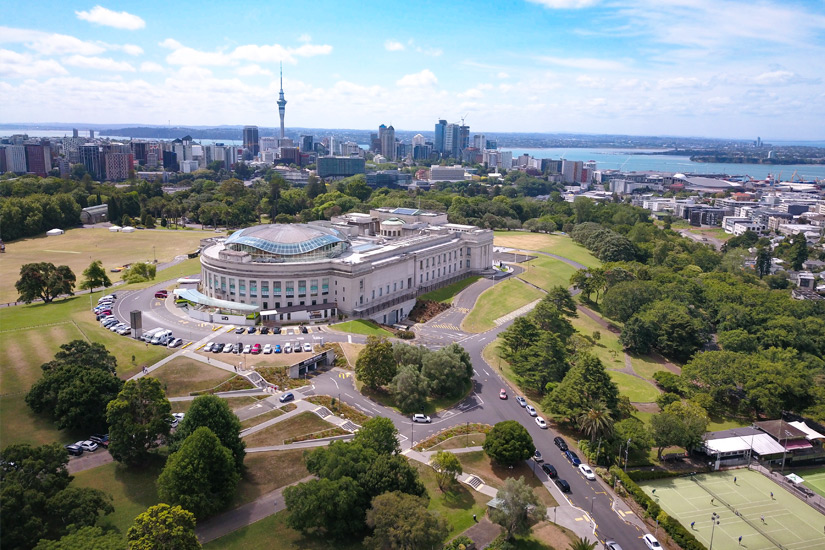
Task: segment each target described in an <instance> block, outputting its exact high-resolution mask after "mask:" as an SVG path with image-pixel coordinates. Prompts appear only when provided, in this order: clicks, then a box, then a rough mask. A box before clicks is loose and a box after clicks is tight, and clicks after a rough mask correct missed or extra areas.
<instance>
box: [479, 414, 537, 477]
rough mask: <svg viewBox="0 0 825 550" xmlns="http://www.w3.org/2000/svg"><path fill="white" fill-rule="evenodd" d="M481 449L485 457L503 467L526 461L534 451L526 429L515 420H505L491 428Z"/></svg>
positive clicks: (533, 445)
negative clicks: (485, 454)
mask: <svg viewBox="0 0 825 550" xmlns="http://www.w3.org/2000/svg"><path fill="white" fill-rule="evenodd" d="M482 447H483V448H484V452H485V453H487V456H489V457H490V458H491V459H492V460H493V461H495V462H497V463H498V464H501V465H503V466H510V465H513V464H516V463H517V462H519V461H521V460H527V459H528V458H530V457H531V456H533V452H534V451H535V450H536V446H535V444H534V443H533V438H532V437H530V434H529V433H528V432H527V429H526V428H525V427H524V426H522V425H521V424H520V423H519V422H517V421H515V420H505V421H503V422H499V423H498V424H496V425H495V426H493V429H492V430H490V432H489V433H488V434H487V438H486V439H485V440H484V444H483V445H482Z"/></svg>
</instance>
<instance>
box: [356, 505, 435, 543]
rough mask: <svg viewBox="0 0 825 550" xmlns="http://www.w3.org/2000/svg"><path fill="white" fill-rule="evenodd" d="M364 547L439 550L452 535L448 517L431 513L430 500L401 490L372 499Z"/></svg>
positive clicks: (368, 512)
mask: <svg viewBox="0 0 825 550" xmlns="http://www.w3.org/2000/svg"><path fill="white" fill-rule="evenodd" d="M367 526H369V527H370V528H371V529H372V530H373V532H372V536H370V537H367V538H366V539H365V540H364V546H366V547H367V548H373V549H375V550H412V549H414V548H439V547H440V546H441V543H442V542H444V539H446V538H447V535H448V534H449V533H450V529H449V527H448V525H447V522H446V520H444V518H442V517H440V516H438V515H436V514H435V513H433V512H430V511H429V510H427V499H425V498H422V497H416V496H413V495H407V494H405V493H401V492H398V491H394V492H392V493H384V494H382V495H378V496H377V497H375V498H374V499H372V508H370V509H369V510H368V511H367Z"/></svg>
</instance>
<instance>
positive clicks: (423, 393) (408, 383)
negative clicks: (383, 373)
mask: <svg viewBox="0 0 825 550" xmlns="http://www.w3.org/2000/svg"><path fill="white" fill-rule="evenodd" d="M407 347H413V346H407ZM391 385H392V391H393V393H394V394H395V402H396V404H397V405H398V408H399V409H401V412H404V413H410V412H415V411H419V410H422V409H423V408H424V405H426V404H427V396H428V395H429V394H430V383H429V381H428V380H427V379H426V378H425V377H424V375H423V374H421V371H420V370H419V368H418V367H417V366H415V365H402V366H401V367H399V368H398V374H396V375H395V378H393V379H392V384H391Z"/></svg>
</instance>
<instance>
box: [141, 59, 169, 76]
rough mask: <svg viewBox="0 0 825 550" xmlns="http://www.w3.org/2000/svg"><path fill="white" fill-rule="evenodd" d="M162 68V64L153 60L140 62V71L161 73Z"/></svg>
mask: <svg viewBox="0 0 825 550" xmlns="http://www.w3.org/2000/svg"><path fill="white" fill-rule="evenodd" d="M164 70H165V69H164V68H163V66H162V65H160V64H158V63H155V62H154V61H144V62H143V63H141V64H140V72H142V73H162V72H163V71H164Z"/></svg>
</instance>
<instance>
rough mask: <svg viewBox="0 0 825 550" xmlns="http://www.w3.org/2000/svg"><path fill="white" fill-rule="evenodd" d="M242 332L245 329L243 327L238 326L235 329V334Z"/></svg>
mask: <svg viewBox="0 0 825 550" xmlns="http://www.w3.org/2000/svg"><path fill="white" fill-rule="evenodd" d="M244 332H246V329H244V328H243V327H238V328H236V329H235V334H243V333H244Z"/></svg>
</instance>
